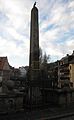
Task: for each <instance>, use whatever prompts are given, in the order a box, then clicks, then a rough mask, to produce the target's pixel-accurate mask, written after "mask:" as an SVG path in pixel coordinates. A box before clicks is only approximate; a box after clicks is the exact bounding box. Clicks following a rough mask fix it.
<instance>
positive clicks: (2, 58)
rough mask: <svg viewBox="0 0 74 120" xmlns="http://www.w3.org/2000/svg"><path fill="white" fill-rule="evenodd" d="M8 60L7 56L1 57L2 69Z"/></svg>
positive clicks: (0, 68)
mask: <svg viewBox="0 0 74 120" xmlns="http://www.w3.org/2000/svg"><path fill="white" fill-rule="evenodd" d="M6 61H7V57H0V70H2V69H3V66H4V64H5V62H6Z"/></svg>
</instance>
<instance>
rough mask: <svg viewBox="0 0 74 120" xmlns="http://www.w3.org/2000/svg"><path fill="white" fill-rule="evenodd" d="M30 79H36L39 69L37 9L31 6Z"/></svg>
mask: <svg viewBox="0 0 74 120" xmlns="http://www.w3.org/2000/svg"><path fill="white" fill-rule="evenodd" d="M29 67H30V80H32V81H33V80H37V79H38V71H39V25H38V9H37V7H35V5H34V6H33V8H32V10H31V26H30V61H29Z"/></svg>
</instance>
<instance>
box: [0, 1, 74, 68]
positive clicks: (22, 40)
mask: <svg viewBox="0 0 74 120" xmlns="http://www.w3.org/2000/svg"><path fill="white" fill-rule="evenodd" d="M34 2H35V0H0V56H7V57H8V61H9V64H10V65H11V66H13V67H19V66H25V65H28V63H29V42H30V14H31V9H32V7H33V4H34ZM36 6H37V8H38V10H39V40H40V46H41V48H42V49H43V51H44V52H46V53H47V54H50V56H51V61H56V60H59V59H60V58H62V57H63V56H65V55H66V54H71V53H72V51H73V50H74V0H43V1H42V0H37V5H36Z"/></svg>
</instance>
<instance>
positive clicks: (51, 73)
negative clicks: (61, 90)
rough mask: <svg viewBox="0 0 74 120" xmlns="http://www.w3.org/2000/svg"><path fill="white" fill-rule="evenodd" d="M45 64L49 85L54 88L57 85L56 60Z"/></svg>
mask: <svg viewBox="0 0 74 120" xmlns="http://www.w3.org/2000/svg"><path fill="white" fill-rule="evenodd" d="M47 66H48V68H47V69H48V79H49V81H50V87H53V88H55V87H57V86H58V61H56V62H54V63H49V64H48V65H47Z"/></svg>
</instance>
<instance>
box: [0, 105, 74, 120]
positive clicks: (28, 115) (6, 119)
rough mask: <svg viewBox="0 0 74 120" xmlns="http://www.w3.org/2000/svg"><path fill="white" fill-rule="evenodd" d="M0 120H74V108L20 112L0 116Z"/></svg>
mask: <svg viewBox="0 0 74 120" xmlns="http://www.w3.org/2000/svg"><path fill="white" fill-rule="evenodd" d="M67 115H68V116H67ZM62 117H64V118H62ZM0 120H74V108H73V107H71V108H61V109H60V108H49V109H45V110H35V111H34V110H33V111H31V112H30V111H26V112H25V111H23V110H22V111H21V112H14V113H8V114H4V115H0Z"/></svg>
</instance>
